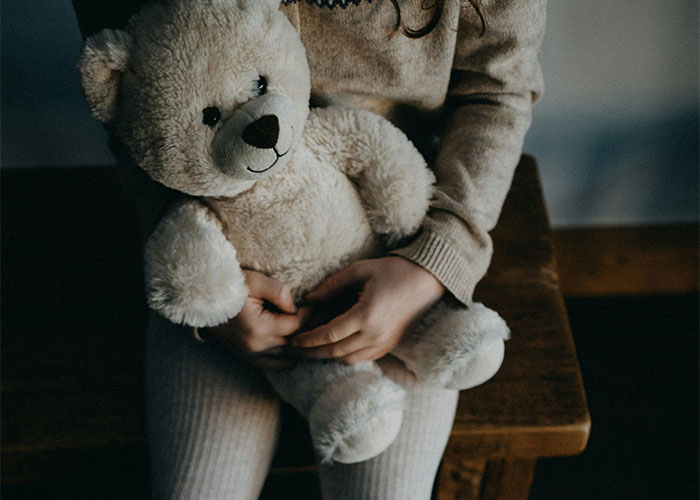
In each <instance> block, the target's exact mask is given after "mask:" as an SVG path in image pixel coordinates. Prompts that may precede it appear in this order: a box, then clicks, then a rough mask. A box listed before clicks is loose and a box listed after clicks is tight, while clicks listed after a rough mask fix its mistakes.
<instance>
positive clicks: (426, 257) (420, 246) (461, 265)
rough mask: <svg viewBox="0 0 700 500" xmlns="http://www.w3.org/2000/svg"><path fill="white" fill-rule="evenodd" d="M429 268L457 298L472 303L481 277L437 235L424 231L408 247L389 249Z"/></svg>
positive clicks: (392, 252)
mask: <svg viewBox="0 0 700 500" xmlns="http://www.w3.org/2000/svg"><path fill="white" fill-rule="evenodd" d="M390 253H391V254H393V255H399V256H401V257H403V258H405V259H408V260H410V261H411V262H414V263H416V264H418V265H419V266H421V267H423V268H425V269H427V270H428V271H430V272H431V273H433V275H434V276H435V277H436V278H437V279H438V280H439V281H440V283H442V284H443V285H444V286H445V288H447V289H448V290H449V291H450V293H452V295H454V296H455V298H456V299H457V300H459V301H460V302H462V303H463V304H469V303H470V302H471V300H472V295H473V294H474V288H475V287H476V284H477V282H478V281H479V279H480V277H477V276H474V275H473V274H472V273H471V272H470V269H469V267H470V266H468V265H467V263H466V262H465V259H464V256H463V255H460V254H459V253H458V252H456V251H455V250H454V248H452V247H451V246H450V245H448V244H447V242H445V240H443V239H442V238H441V237H440V236H439V235H438V234H436V233H433V232H428V231H424V232H423V233H421V235H420V236H418V238H417V239H416V240H415V241H413V242H412V243H411V244H410V245H409V246H407V247H404V248H398V249H396V250H392V251H391V252H390Z"/></svg>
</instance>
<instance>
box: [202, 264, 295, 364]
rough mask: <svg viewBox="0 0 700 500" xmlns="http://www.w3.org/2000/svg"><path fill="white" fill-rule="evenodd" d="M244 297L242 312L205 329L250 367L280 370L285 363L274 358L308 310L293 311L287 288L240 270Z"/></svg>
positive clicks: (261, 275) (293, 306) (279, 283)
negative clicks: (246, 288) (222, 322)
mask: <svg viewBox="0 0 700 500" xmlns="http://www.w3.org/2000/svg"><path fill="white" fill-rule="evenodd" d="M243 274H244V275H245V279H246V284H247V285H248V291H249V292H248V298H247V299H246V301H245V304H244V305H243V309H241V312H239V313H238V314H237V315H236V316H235V317H234V318H232V319H231V320H229V321H228V322H227V323H224V324H222V325H218V326H215V327H212V328H209V329H208V332H209V333H211V334H212V335H213V336H214V337H216V338H217V339H218V340H219V341H220V342H221V343H222V344H224V346H225V347H227V348H228V349H229V350H231V351H233V352H234V354H237V355H239V356H241V357H243V358H246V359H248V360H250V361H251V362H252V363H253V364H256V365H258V366H262V367H265V368H270V367H272V368H275V367H282V365H286V364H288V360H287V359H285V358H284V357H280V356H278V355H279V354H280V353H281V352H282V351H283V348H284V346H286V345H287V344H288V339H287V336H288V335H291V334H292V333H294V332H296V331H297V330H299V328H300V327H301V325H302V324H303V323H304V321H305V320H306V318H307V317H308V315H309V308H305V307H303V308H297V306H296V304H295V303H294V300H293V299H292V294H291V292H290V290H289V287H288V286H287V285H286V284H284V283H282V282H281V281H278V280H275V279H273V278H270V277H268V276H266V275H264V274H262V273H259V272H256V271H243Z"/></svg>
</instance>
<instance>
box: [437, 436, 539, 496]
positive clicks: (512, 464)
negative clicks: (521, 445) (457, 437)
mask: <svg viewBox="0 0 700 500" xmlns="http://www.w3.org/2000/svg"><path fill="white" fill-rule="evenodd" d="M535 463H536V460H535V459H511V460H491V461H486V460H483V461H481V460H464V459H461V458H459V457H457V456H456V455H455V454H454V453H453V452H451V450H450V449H449V448H448V450H446V452H445V456H444V457H443V461H442V466H441V468H440V475H439V477H438V489H437V495H436V499H437V500H477V499H478V500H527V498H528V497H529V495H530V486H531V485H532V478H533V477H534V474H535Z"/></svg>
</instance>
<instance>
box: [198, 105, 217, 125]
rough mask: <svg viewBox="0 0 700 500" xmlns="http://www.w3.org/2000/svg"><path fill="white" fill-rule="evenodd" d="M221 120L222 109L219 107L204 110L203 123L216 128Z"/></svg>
mask: <svg viewBox="0 0 700 500" xmlns="http://www.w3.org/2000/svg"><path fill="white" fill-rule="evenodd" d="M219 120H221V111H219V108H214V107H209V108H204V111H202V123H203V124H204V125H207V126H208V127H211V128H214V127H215V126H216V124H217V123H219Z"/></svg>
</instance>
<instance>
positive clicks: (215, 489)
mask: <svg viewBox="0 0 700 500" xmlns="http://www.w3.org/2000/svg"><path fill="white" fill-rule="evenodd" d="M146 351H147V352H146V396H147V415H148V434H149V444H150V453H151V465H152V487H153V494H154V498H178V499H184V498H192V499H194V498H197V499H210V498H211V499H214V498H233V499H247V498H257V497H258V495H259V493H260V490H261V488H262V485H263V483H264V481H265V476H266V475H267V471H268V469H269V464H270V461H271V460H272V456H273V453H274V448H275V444H276V440H277V435H278V431H279V400H278V398H277V397H276V396H275V395H274V394H273V393H272V391H271V389H270V388H269V386H268V384H267V381H266V379H265V377H264V375H263V374H262V372H260V371H259V370H257V369H255V368H253V367H251V366H249V365H247V364H245V363H242V362H240V361H238V360H236V359H235V358H234V357H232V356H230V355H228V354H227V353H225V352H223V350H222V349H221V348H220V347H218V346H216V345H214V344H213V343H205V344H202V343H199V342H197V341H196V340H194V339H193V337H192V334H191V332H190V331H188V329H187V328H181V327H177V326H175V325H173V324H172V323H169V322H168V321H166V320H164V319H162V318H160V317H158V316H157V315H155V314H152V315H151V318H150V321H149V332H148V341H147V349H146Z"/></svg>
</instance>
